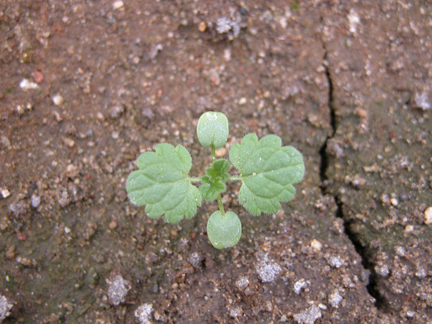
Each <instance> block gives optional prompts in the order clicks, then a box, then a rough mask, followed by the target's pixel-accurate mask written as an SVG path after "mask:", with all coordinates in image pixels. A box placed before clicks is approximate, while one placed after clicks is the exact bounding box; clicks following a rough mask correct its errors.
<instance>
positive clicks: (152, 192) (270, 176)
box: [126, 111, 305, 249]
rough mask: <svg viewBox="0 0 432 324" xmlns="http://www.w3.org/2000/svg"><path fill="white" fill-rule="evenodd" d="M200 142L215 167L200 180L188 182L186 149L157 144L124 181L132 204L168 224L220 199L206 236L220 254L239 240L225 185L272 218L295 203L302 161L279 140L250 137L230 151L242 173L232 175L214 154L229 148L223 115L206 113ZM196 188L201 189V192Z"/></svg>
mask: <svg viewBox="0 0 432 324" xmlns="http://www.w3.org/2000/svg"><path fill="white" fill-rule="evenodd" d="M197 135H198V140H199V142H200V143H201V145H202V146H204V147H208V148H210V150H211V155H212V166H211V167H209V168H207V169H206V170H205V175H203V176H202V177H190V176H189V172H190V169H191V167H192V157H191V156H190V154H189V152H188V151H187V150H186V148H185V147H184V146H182V145H177V146H176V147H174V146H172V145H171V144H168V143H162V144H158V145H157V146H156V150H155V152H145V153H143V154H141V155H140V157H139V158H138V160H137V166H138V170H136V171H133V172H132V173H131V174H130V175H129V177H128V179H127V182H126V190H127V192H128V196H129V199H130V200H131V201H132V202H133V203H134V204H135V205H138V206H145V212H146V214H147V215H148V216H149V217H151V218H157V217H160V216H162V215H164V216H165V220H166V221H167V222H170V223H176V222H179V221H180V220H181V219H182V218H183V217H185V218H192V217H193V216H194V215H195V214H196V211H197V207H199V206H201V203H202V200H203V199H204V200H207V201H212V200H217V202H218V206H219V210H218V211H215V212H214V213H213V214H212V215H211V216H210V218H209V219H208V222H207V235H208V237H209V240H210V242H211V243H212V245H213V246H214V247H216V248H218V249H222V248H229V247H233V246H235V245H236V244H237V243H238V241H239V240H240V237H241V231H242V226H241V222H240V219H239V217H238V216H237V215H236V214H235V213H234V212H232V211H225V210H224V207H223V203H222V197H221V194H222V193H223V192H225V191H226V182H227V181H241V187H240V191H239V203H240V204H241V205H243V206H244V207H245V208H246V210H247V211H248V212H249V213H251V214H253V215H260V214H261V213H266V214H274V213H277V212H278V211H279V210H280V209H281V204H280V202H287V201H289V200H291V199H292V198H293V197H294V195H295V193H296V190H295V188H294V186H293V185H294V184H296V183H298V182H300V181H301V179H302V178H303V175H304V172H305V166H304V162H303V157H302V155H301V154H300V152H299V151H297V150H296V149H295V148H293V147H291V146H282V141H281V139H280V138H279V137H278V136H276V135H267V136H264V137H263V138H261V139H260V140H258V137H257V136H256V135H255V134H247V135H246V136H244V137H243V139H242V140H241V143H235V144H234V145H232V146H231V149H230V151H229V160H230V161H231V163H232V165H233V166H234V168H236V169H237V170H238V172H239V175H238V176H230V174H229V170H230V168H231V165H230V162H229V161H228V160H226V159H217V158H216V153H215V151H216V149H217V148H221V147H223V146H225V144H226V142H227V139H228V135H229V128H228V119H227V117H226V116H225V115H224V114H223V113H220V112H212V111H209V112H205V113H204V114H202V115H201V117H200V119H199V121H198V125H197ZM195 183H198V184H200V186H199V188H197V187H196V186H195Z"/></svg>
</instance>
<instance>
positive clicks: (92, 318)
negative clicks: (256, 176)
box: [0, 0, 432, 324]
mask: <svg viewBox="0 0 432 324" xmlns="http://www.w3.org/2000/svg"><path fill="white" fill-rule="evenodd" d="M431 13H432V5H431V4H430V3H429V2H420V1H419V2H417V1H408V0H401V1H393V0H387V1H361V2H359V1H351V2H350V1H338V0H334V1H320V0H308V1H277V0H275V1H254V2H235V1H219V2H214V1H151V2H150V1H148V2H146V1H138V0H135V1H134V0H124V2H123V1H98V0H88V1H83V0H76V1H55V0H50V1H42V0H36V1H33V0H18V1H16V0H5V1H3V2H1V4H0V32H1V42H0V44H1V47H0V66H1V72H2V73H1V82H0V113H1V116H0V117H1V119H0V135H1V144H0V190H1V192H0V248H1V249H0V251H1V252H0V265H1V266H0V279H1V280H0V321H1V320H2V319H3V323H148V322H151V323H158V322H162V323H316V324H320V323H432V245H431V234H432V228H431V226H432V225H431V223H432V220H431V218H432V216H430V213H431V212H432V166H431V165H432V164H431V162H432V155H431V154H432V153H431V152H432V121H431V105H432V65H431V62H432V19H431ZM208 110H214V111H221V112H223V113H225V114H226V115H227V116H228V118H229V120H230V137H229V142H228V144H227V148H229V146H230V145H231V144H232V143H235V142H239V141H240V140H241V138H242V137H243V136H244V135H245V134H247V133H250V132H253V133H256V134H257V135H258V137H259V138H260V137H262V136H264V135H267V134H276V135H278V136H280V137H281V138H282V141H283V143H284V145H292V146H294V147H296V148H297V149H298V150H299V151H301V152H302V153H303V156H304V160H305V164H306V175H305V178H304V179H303V181H302V182H301V183H299V184H298V185H296V188H297V195H296V197H295V198H294V199H293V200H292V201H291V202H289V203H286V204H283V209H282V210H281V211H280V212H279V213H277V214H275V215H261V216H259V217H255V216H251V215H249V214H248V213H247V212H246V211H245V210H244V209H243V207H242V206H241V205H239V202H238V199H237V198H236V197H237V193H238V190H239V184H238V183H234V184H230V186H229V188H228V190H227V192H226V193H225V194H224V195H223V200H224V203H225V207H226V209H229V210H232V211H234V212H235V213H237V214H238V215H239V216H240V219H241V221H242V225H243V235H242V238H241V240H240V242H239V244H238V245H237V246H236V247H234V248H231V249H225V250H217V249H215V248H213V247H212V246H211V244H210V243H209V241H208V238H207V234H206V220H207V219H208V217H209V215H210V214H211V213H212V212H213V211H214V210H216V209H217V203H216V202H208V203H207V202H206V203H204V204H203V205H202V206H201V207H200V208H199V210H198V213H197V215H196V216H195V217H194V218H192V219H191V220H182V221H181V222H180V223H178V224H168V223H166V222H164V220H163V218H160V219H156V220H152V219H149V218H147V217H146V216H145V213H144V209H143V208H139V207H136V206H133V205H132V204H131V203H130V202H129V201H128V198H127V194H126V191H125V181H126V178H127V176H128V174H129V173H130V172H131V171H132V170H135V169H136V165H135V161H136V159H137V157H138V156H139V154H140V153H141V152H144V151H148V150H153V149H154V147H155V146H156V145H157V144H158V143H161V142H169V143H171V144H173V145H178V144H182V145H184V146H185V147H186V148H187V149H188V150H189V152H190V153H191V156H192V158H193V163H194V166H193V169H192V171H191V175H192V176H201V175H202V174H203V170H205V168H206V167H207V166H208V165H209V163H210V162H211V158H210V152H209V151H208V149H205V148H202V147H201V146H200V145H199V143H198V141H197V138H196V133H195V128H196V124H197V120H198V118H199V116H200V115H201V114H202V113H203V112H204V111H208ZM141 306H142V307H141Z"/></svg>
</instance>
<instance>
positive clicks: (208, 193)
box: [199, 176, 226, 201]
mask: <svg viewBox="0 0 432 324" xmlns="http://www.w3.org/2000/svg"><path fill="white" fill-rule="evenodd" d="M201 181H202V185H201V186H200V187H199V191H200V192H201V195H202V197H203V199H204V200H207V201H212V200H215V199H216V198H217V195H218V193H221V192H224V191H225V190H226V185H225V183H224V182H223V181H221V180H220V179H214V178H211V177H208V176H203V177H202V178H201Z"/></svg>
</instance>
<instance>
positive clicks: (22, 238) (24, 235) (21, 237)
mask: <svg viewBox="0 0 432 324" xmlns="http://www.w3.org/2000/svg"><path fill="white" fill-rule="evenodd" d="M17 237H18V240H20V241H25V240H27V234H26V233H18V235H17Z"/></svg>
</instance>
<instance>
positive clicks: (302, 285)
mask: <svg viewBox="0 0 432 324" xmlns="http://www.w3.org/2000/svg"><path fill="white" fill-rule="evenodd" d="M306 286H307V282H306V281H305V280H304V279H303V278H302V279H300V280H299V281H297V282H296V283H295V284H294V288H293V290H294V292H295V293H296V294H297V295H300V292H301V290H302V289H303V288H305V287H306Z"/></svg>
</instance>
